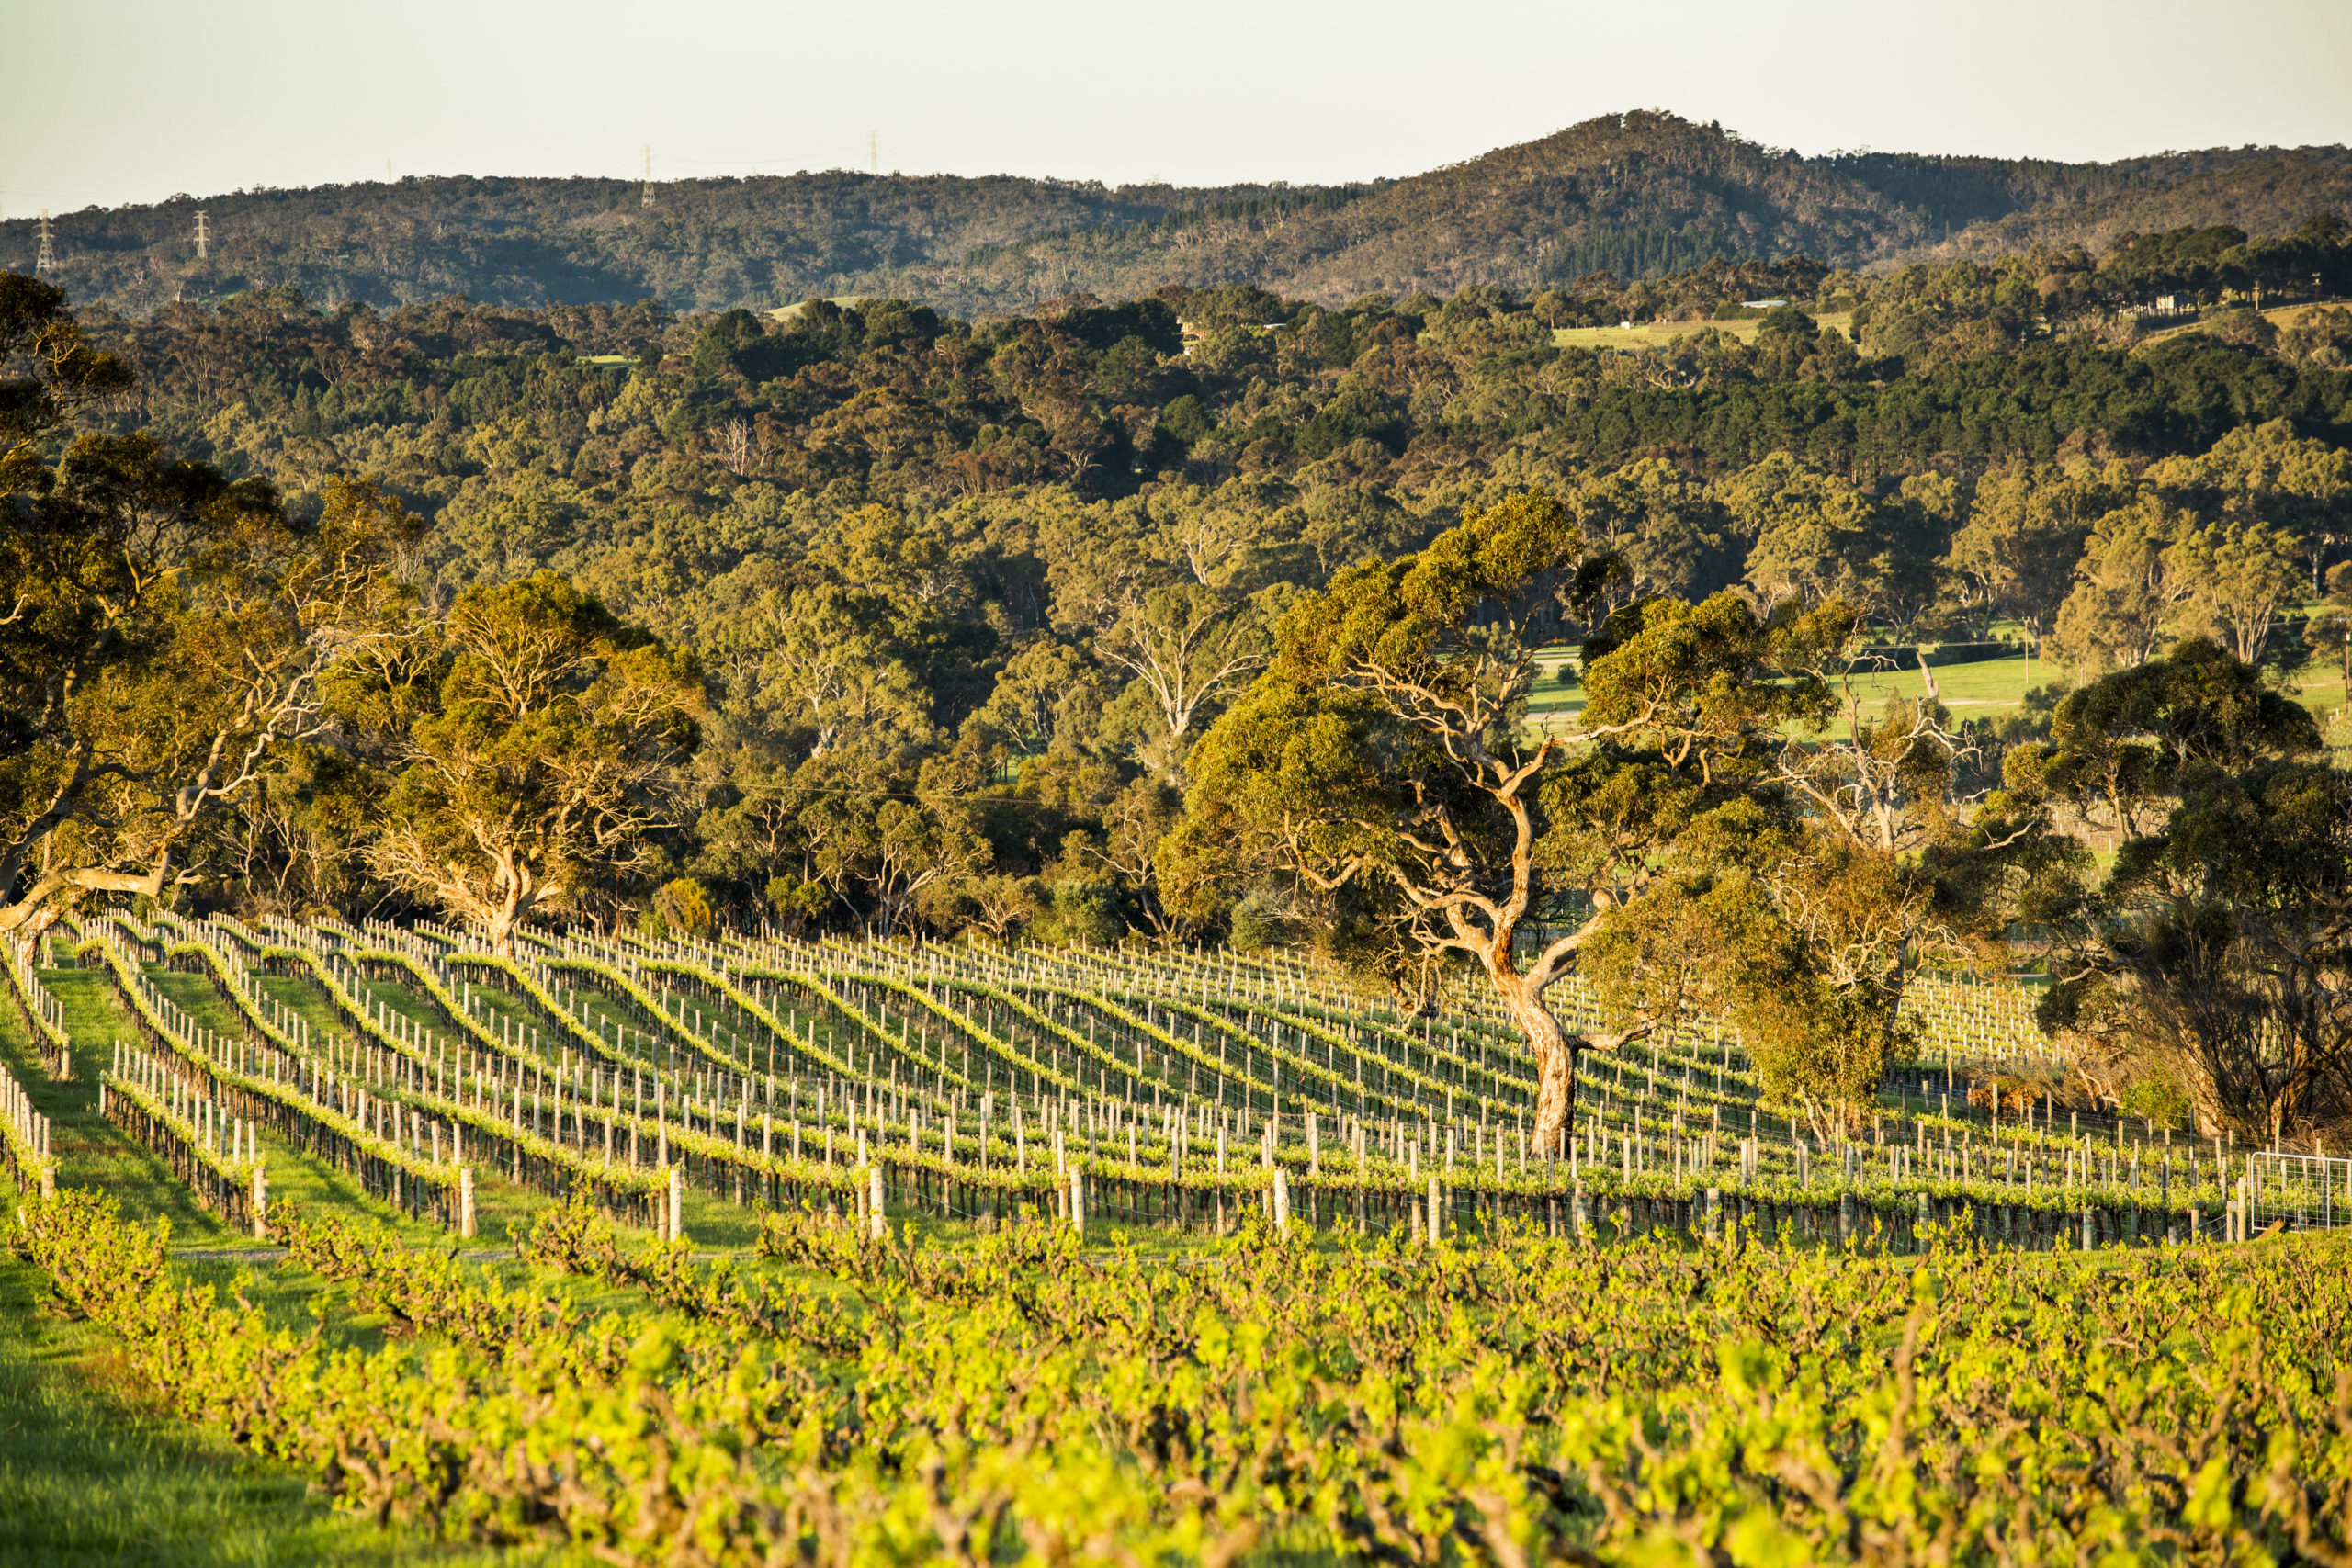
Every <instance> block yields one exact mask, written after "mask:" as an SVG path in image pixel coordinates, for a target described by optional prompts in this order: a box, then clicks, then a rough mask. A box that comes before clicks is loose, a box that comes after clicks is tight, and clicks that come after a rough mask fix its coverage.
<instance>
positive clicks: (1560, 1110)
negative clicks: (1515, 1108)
mask: <svg viewBox="0 0 2352 1568" xmlns="http://www.w3.org/2000/svg"><path fill="white" fill-rule="evenodd" d="M1489 977H1490V978H1491V979H1492V980H1493V981H1494V984H1495V988H1496V989H1497V990H1498V991H1500V992H1501V993H1502V998H1503V1001H1504V1004H1505V1005H1506V1006H1508V1007H1509V1008H1510V1016H1511V1021H1512V1022H1514V1023H1516V1024H1518V1025H1519V1032H1520V1033H1521V1034H1522V1035H1524V1036H1526V1038H1527V1046H1528V1049H1529V1050H1531V1051H1532V1052H1533V1053H1534V1054H1535V1130H1534V1134H1533V1135H1532V1138H1531V1140H1530V1142H1529V1147H1530V1149H1531V1150H1532V1152H1534V1153H1536V1154H1539V1155H1557V1154H1558V1153H1560V1151H1561V1149H1562V1148H1563V1146H1564V1144H1563V1138H1564V1135H1565V1134H1566V1131H1567V1129H1568V1126H1569V1124H1570V1122H1572V1121H1573V1120H1574V1119H1575V1116H1576V1107H1577V1071H1576V1068H1577V1045H1576V1044H1575V1043H1570V1041H1569V1039H1568V1037H1567V1035H1566V1033H1565V1032H1562V1030H1561V1028H1560V1022H1559V1020H1557V1019H1555V1018H1554V1017H1553V1016H1552V1010H1551V1009H1550V1008H1548V1007H1546V1006H1544V998H1543V996H1542V995H1541V994H1540V993H1539V992H1538V991H1537V990H1536V988H1535V987H1533V986H1532V985H1531V984H1529V983H1528V981H1527V978H1526V977H1525V976H1521V975H1519V974H1516V973H1513V972H1511V971H1509V970H1499V971H1489Z"/></svg>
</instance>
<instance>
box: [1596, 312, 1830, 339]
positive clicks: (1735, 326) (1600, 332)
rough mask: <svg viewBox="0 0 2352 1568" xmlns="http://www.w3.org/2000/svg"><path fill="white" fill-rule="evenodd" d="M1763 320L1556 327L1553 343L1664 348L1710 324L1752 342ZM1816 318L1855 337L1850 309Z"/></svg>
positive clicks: (1699, 331) (1700, 330) (1706, 327)
mask: <svg viewBox="0 0 2352 1568" xmlns="http://www.w3.org/2000/svg"><path fill="white" fill-rule="evenodd" d="M1762 320H1763V318H1761V317H1750V318H1748V319H1747V320H1746V321H1638V322H1636V323H1634V325H1633V326H1631V327H1555V328H1553V329H1552V344H1553V346H1554V347H1555V348H1663V347H1665V346H1667V345H1668V344H1671V343H1672V342H1674V340H1675V339H1677V338H1684V337H1691V336H1692V335H1694V334H1695V333H1702V332H1705V331H1706V330H1707V329H1708V328H1709V327H1713V328H1715V329H1716V330H1717V331H1719V332H1724V333H1730V334H1731V335H1732V336H1733V337H1736V338H1737V339H1739V340H1740V341H1741V342H1742V343H1749V342H1753V341H1754V339H1755V337H1756V329H1757V327H1758V326H1759V325H1761V324H1762ZM1814 320H1815V321H1816V322H1818V323H1819V324H1820V325H1821V326H1822V327H1823V328H1824V329H1825V330H1826V331H1830V332H1839V333H1845V334H1846V335H1847V336H1849V337H1851V336H1853V321H1854V313H1853V312H1852V311H1851V310H1833V311H1831V312H1829V313H1828V314H1826V315H1821V316H1815V318H1814Z"/></svg>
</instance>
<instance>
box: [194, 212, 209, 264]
mask: <svg viewBox="0 0 2352 1568" xmlns="http://www.w3.org/2000/svg"><path fill="white" fill-rule="evenodd" d="M204 216H205V215H204V214H203V213H202V212H201V211H198V213H197V215H196V259H197V260H198V261H202V260H203V259H204V258H205V257H207V256H209V255H210V254H212V252H211V249H210V247H211V243H212V234H211V231H209V230H208V229H206V228H205V226H204Z"/></svg>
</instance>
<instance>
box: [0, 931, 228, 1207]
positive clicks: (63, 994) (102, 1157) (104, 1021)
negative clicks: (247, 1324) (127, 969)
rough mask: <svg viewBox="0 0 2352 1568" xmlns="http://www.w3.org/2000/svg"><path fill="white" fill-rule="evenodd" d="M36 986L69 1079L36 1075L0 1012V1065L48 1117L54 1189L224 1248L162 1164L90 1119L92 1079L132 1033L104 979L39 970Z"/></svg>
mask: <svg viewBox="0 0 2352 1568" xmlns="http://www.w3.org/2000/svg"><path fill="white" fill-rule="evenodd" d="M37 973H38V974H39V975H40V979H41V982H42V983H43V984H44V985H46V986H47V987H49V989H50V991H51V994H52V995H54V996H55V997H56V998H57V999H58V1001H59V1002H60V1003H61V1004H62V1006H63V1007H64V1009H65V1026H66V1028H67V1030H68V1031H69V1032H71V1033H72V1035H73V1039H74V1076H73V1077H72V1078H71V1079H70V1080H68V1081H66V1082H62V1083H60V1082H58V1081H56V1080H54V1079H52V1078H51V1077H49V1076H48V1074H47V1073H46V1072H45V1071H43V1070H42V1067H41V1065H40V1056H39V1055H38V1054H36V1053H35V1051H34V1049H33V1045H32V1040H31V1037H30V1036H29V1035H28V1034H27V1033H26V1032H25V1022H24V1020H23V1018H22V1017H20V1016H19V1015H18V1014H17V1010H15V1009H14V1008H13V1007H6V1008H0V1065H5V1066H6V1068H7V1070H8V1072H9V1074H10V1075H11V1076H12V1077H15V1078H16V1080H17V1083H19V1084H21V1085H22V1086H23V1087H24V1090H25V1093H26V1096H27V1097H28V1099H30V1100H31V1101H32V1103H33V1109H34V1110H36V1111H40V1113H41V1114H42V1115H44V1116H46V1117H48V1118H49V1119H50V1147H51V1152H53V1153H54V1154H55V1155H56V1156H57V1165H58V1172H57V1179H58V1184H59V1185H60V1186H62V1187H96V1188H100V1189H103V1190H106V1191H108V1192H111V1193H113V1194H114V1195H115V1196H116V1197H117V1198H118V1199H119V1200H120V1201H121V1203H122V1212H123V1213H124V1214H125V1215H127V1216H129V1217H130V1218H133V1219H137V1220H140V1221H141V1222H146V1223H153V1221H156V1220H169V1221H170V1222H171V1223H172V1233H173V1235H175V1236H178V1237H180V1238H181V1239H183V1240H186V1241H189V1242H192V1243H195V1244H197V1245H199V1246H220V1245H226V1244H232V1243H234V1241H235V1240H236V1236H235V1234H234V1233H233V1232H232V1231H230V1230H229V1229H228V1228H227V1227H225V1226H223V1225H222V1224H220V1222H219V1221H217V1220H215V1219H214V1218H213V1217H212V1216H211V1215H209V1214H208V1213H205V1212H204V1211H203V1210H202V1209H199V1208H198V1207H197V1206H196V1201H195V1200H194V1199H193V1198H191V1197H190V1196H189V1195H188V1190H187V1188H185V1187H183V1186H181V1185H180V1184H179V1182H178V1181H176V1180H175V1179H173V1176H172V1173H171V1171H170V1170H169V1169H167V1168H165V1167H164V1163H163V1161H161V1160H159V1159H157V1158H156V1157H155V1156H153V1155H151V1154H149V1153H148V1152H147V1151H146V1150H144V1149H142V1148H140V1147H139V1146H138V1145H135V1144H132V1143H131V1142H130V1141H129V1140H128V1139H126V1138H125V1137H123V1135H122V1134H120V1133H119V1132H117V1131H116V1130H115V1128H114V1127H113V1125H112V1124H111V1123H109V1122H107V1120H106V1119H105V1118H104V1117H102V1116H100V1115H99V1114H98V1075H99V1074H101V1073H102V1072H104V1071H106V1070H107V1068H108V1067H109V1066H112V1064H113V1055H114V1046H113V1043H114V1042H115V1041H117V1040H124V1041H129V1040H135V1039H137V1038H138V1033H137V1032H136V1030H135V1029H133V1027H132V1026H131V1023H130V1019H129V1017H128V1016H127V1015H126V1014H124V1013H123V1012H122V1011H121V1010H120V1009H119V1007H118V1006H117V1005H116V1003H115V1001H114V994H113V986H112V983H111V982H110V981H109V980H108V979H107V976H105V975H104V974H102V973H100V972H97V971H95V970H87V969H44V970H40V971H38V972H37Z"/></svg>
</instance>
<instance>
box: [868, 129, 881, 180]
mask: <svg viewBox="0 0 2352 1568" xmlns="http://www.w3.org/2000/svg"><path fill="white" fill-rule="evenodd" d="M865 163H866V166H867V167H868V168H869V169H871V170H872V171H873V172H874V173H875V174H877V175H878V174H880V173H881V172H882V133H881V132H880V131H878V130H869V131H867V132H866V133H865Z"/></svg>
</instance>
